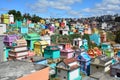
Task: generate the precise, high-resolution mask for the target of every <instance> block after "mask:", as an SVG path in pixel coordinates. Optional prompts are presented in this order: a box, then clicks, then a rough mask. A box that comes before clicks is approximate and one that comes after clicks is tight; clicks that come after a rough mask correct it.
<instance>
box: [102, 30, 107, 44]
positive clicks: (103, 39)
mask: <svg viewBox="0 0 120 80" xmlns="http://www.w3.org/2000/svg"><path fill="white" fill-rule="evenodd" d="M106 37H107V35H106V32H105V31H102V33H101V34H100V39H101V42H102V43H103V42H106V41H107V38H106Z"/></svg>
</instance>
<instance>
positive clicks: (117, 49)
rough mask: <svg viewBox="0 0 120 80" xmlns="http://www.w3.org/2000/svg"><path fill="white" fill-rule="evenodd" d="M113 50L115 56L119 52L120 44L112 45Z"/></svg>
mask: <svg viewBox="0 0 120 80" xmlns="http://www.w3.org/2000/svg"><path fill="white" fill-rule="evenodd" d="M113 49H114V52H115V54H116V53H117V52H118V51H119V50H120V44H114V45H113Z"/></svg>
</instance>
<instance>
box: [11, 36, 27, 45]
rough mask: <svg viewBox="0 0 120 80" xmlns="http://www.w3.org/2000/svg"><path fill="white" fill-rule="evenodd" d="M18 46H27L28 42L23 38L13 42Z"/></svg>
mask: <svg viewBox="0 0 120 80" xmlns="http://www.w3.org/2000/svg"><path fill="white" fill-rule="evenodd" d="M13 43H14V44H15V45H16V46H27V41H26V40H25V39H24V38H22V39H17V40H15V42H13Z"/></svg>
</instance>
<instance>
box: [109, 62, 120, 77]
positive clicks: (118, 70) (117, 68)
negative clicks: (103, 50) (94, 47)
mask: <svg viewBox="0 0 120 80" xmlns="http://www.w3.org/2000/svg"><path fill="white" fill-rule="evenodd" d="M110 75H111V76H113V77H115V76H117V77H120V63H119V62H118V63H115V64H113V65H111V67H110Z"/></svg>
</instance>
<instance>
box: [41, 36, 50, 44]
mask: <svg viewBox="0 0 120 80" xmlns="http://www.w3.org/2000/svg"><path fill="white" fill-rule="evenodd" d="M40 38H41V40H43V41H46V42H47V43H48V44H49V45H50V44H51V37H50V36H49V35H44V36H41V37H40Z"/></svg>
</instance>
